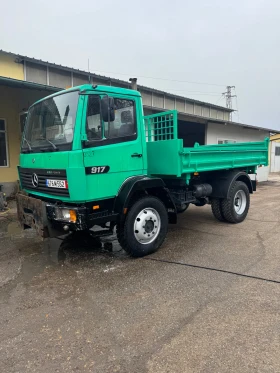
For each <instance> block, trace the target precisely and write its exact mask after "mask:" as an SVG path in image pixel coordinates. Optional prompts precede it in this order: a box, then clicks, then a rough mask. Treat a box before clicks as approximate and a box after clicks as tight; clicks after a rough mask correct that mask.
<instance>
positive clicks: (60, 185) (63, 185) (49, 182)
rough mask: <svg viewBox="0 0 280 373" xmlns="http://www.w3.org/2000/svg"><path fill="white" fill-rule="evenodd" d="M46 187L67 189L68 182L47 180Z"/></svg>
mask: <svg viewBox="0 0 280 373" xmlns="http://www.w3.org/2000/svg"><path fill="white" fill-rule="evenodd" d="M46 185H47V187H49V188H64V189H66V181H65V180H50V179H47V180H46Z"/></svg>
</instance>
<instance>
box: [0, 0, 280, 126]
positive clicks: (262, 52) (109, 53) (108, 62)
mask: <svg viewBox="0 0 280 373" xmlns="http://www.w3.org/2000/svg"><path fill="white" fill-rule="evenodd" d="M2 10H3V11H4V12H3V13H4V14H5V16H4V17H2V19H1V22H0V35H1V37H0V49H3V50H5V51H10V52H14V53H19V54H23V55H26V56H29V57H35V58H39V59H42V60H46V61H50V62H54V63H58V64H62V65H66V66H70V67H75V68H79V69H84V70H87V68H88V58H89V60H90V71H91V72H96V73H99V74H102V75H109V76H112V77H117V78H120V79H124V80H128V79H129V78H130V77H138V83H139V84H143V85H147V86H150V87H154V88H157V89H163V90H165V91H169V92H173V93H176V94H180V95H183V96H187V97H192V98H196V99H198V100H201V101H208V102H212V103H218V104H219V105H225V100H224V99H223V98H221V94H222V92H224V91H225V87H226V85H235V86H236V94H237V96H238V97H237V103H236V100H235V98H234V99H233V107H234V108H235V109H236V104H238V109H239V111H238V114H234V116H233V120H235V121H240V122H244V123H247V124H251V125H259V126H262V127H268V128H275V129H280V103H279V101H280V84H279V83H280V78H279V71H280V48H279V46H280V1H279V0H235V1H229V0H224V1H221V0H208V1H207V0H196V1H193V0H172V1H170V0H169V1H167V0H141V1H137V2H136V1H132V0H130V1H128V0H119V1H113V0H105V1H95V0H83V1H72V0H56V1H53V0H48V1H44V2H43V1H42V0H40V1H39V0H25V1H18V0H17V1H10V2H5V9H2ZM152 78H154V79H152ZM188 82H197V83H201V84H193V83H188ZM205 83H207V84H205ZM233 93H234V91H233Z"/></svg>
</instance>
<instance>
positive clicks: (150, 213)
mask: <svg viewBox="0 0 280 373" xmlns="http://www.w3.org/2000/svg"><path fill="white" fill-rule="evenodd" d="M160 226H161V220H160V216H159V214H158V212H157V211H156V210H155V209H153V208H151V207H148V208H146V209H144V210H142V211H140V212H139V214H138V215H137V216H136V219H135V222H134V236H135V238H136V240H137V241H138V242H140V243H142V244H149V243H151V242H153V241H154V240H155V239H156V238H157V236H158V235H159V232H160Z"/></svg>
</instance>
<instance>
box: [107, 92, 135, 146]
mask: <svg viewBox="0 0 280 373" xmlns="http://www.w3.org/2000/svg"><path fill="white" fill-rule="evenodd" d="M114 103H115V120H114V122H110V125H109V123H107V122H105V123H104V129H105V131H104V135H105V138H107V139H113V138H120V142H121V141H122V140H121V138H122V137H126V136H132V135H135V134H136V123H135V106H134V101H133V100H125V99H120V98H115V99H114Z"/></svg>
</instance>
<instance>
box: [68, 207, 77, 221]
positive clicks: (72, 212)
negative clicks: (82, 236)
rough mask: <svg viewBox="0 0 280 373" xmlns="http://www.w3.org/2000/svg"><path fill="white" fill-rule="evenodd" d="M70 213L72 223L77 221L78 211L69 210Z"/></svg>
mask: <svg viewBox="0 0 280 373" xmlns="http://www.w3.org/2000/svg"><path fill="white" fill-rule="evenodd" d="M69 213H70V219H69V220H70V222H71V223H76V220H77V215H76V211H75V210H69Z"/></svg>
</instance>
